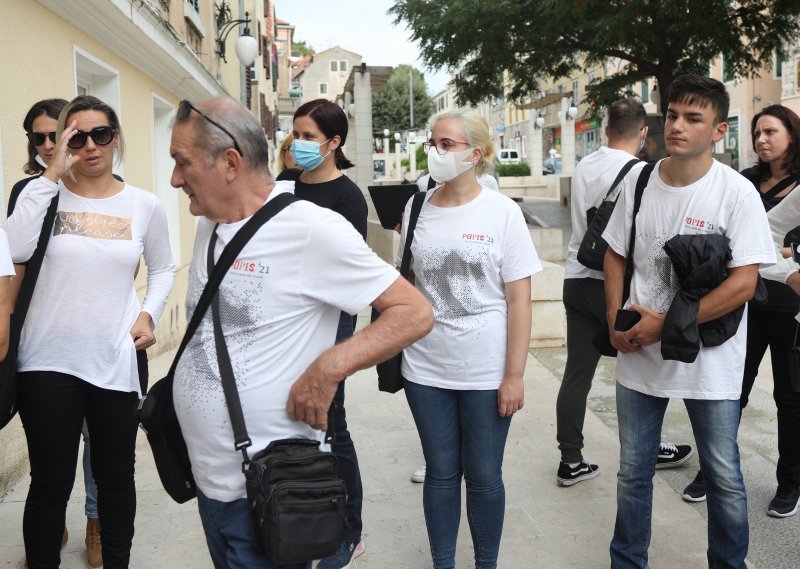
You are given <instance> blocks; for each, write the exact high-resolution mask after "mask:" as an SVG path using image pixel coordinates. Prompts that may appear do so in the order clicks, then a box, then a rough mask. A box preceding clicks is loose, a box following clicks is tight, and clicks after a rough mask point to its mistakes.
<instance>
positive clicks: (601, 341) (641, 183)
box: [592, 163, 656, 358]
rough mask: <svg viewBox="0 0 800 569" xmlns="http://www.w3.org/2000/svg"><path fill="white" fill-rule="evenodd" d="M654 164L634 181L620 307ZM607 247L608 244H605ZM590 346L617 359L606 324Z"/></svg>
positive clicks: (630, 273) (627, 293)
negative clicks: (638, 219)
mask: <svg viewBox="0 0 800 569" xmlns="http://www.w3.org/2000/svg"><path fill="white" fill-rule="evenodd" d="M655 165H656V164H655V163H653V164H648V165H647V166H645V167H644V168H642V171H641V172H640V173H639V179H638V180H637V181H636V191H635V193H634V196H633V217H632V218H631V235H630V238H629V240H628V256H627V257H626V259H625V278H624V280H623V284H622V305H621V306H625V301H627V300H628V297H629V296H630V295H631V280H632V279H633V251H634V249H635V248H636V214H637V213H639V207H640V206H641V205H642V195H643V194H644V189H645V188H646V187H647V183H648V182H649V181H650V174H652V172H653V168H655ZM606 247H608V244H606ZM592 344H594V347H595V348H596V349H597V351H598V352H600V353H601V354H603V355H604V356H609V357H612V358H616V357H617V349H616V348H615V347H614V346H612V345H611V332H609V330H608V323H607V322H605V323H604V324H603V325H602V326H600V328H599V329H598V330H597V333H596V334H595V336H594V339H593V340H592Z"/></svg>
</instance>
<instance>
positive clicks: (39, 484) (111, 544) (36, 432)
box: [18, 371, 138, 569]
mask: <svg viewBox="0 0 800 569" xmlns="http://www.w3.org/2000/svg"><path fill="white" fill-rule="evenodd" d="M18 401H19V413H20V418H21V419H22V425H23V427H24V429H25V437H26V439H27V442H28V455H29V458H30V464H31V485H30V488H29V490H28V497H27V500H26V501H25V513H24V517H23V522H22V530H23V535H24V539H25V554H26V556H27V558H28V563H29V566H30V569H53V568H57V567H59V564H60V562H61V553H60V551H61V535H62V533H63V531H64V520H65V514H66V507H67V501H68V500H69V496H70V493H71V491H72V486H73V483H74V481H75V468H76V465H77V462H78V447H79V443H80V437H81V427H82V425H83V421H84V417H85V418H86V424H87V426H88V429H89V437H90V439H91V441H92V452H91V462H92V471H93V472H94V479H95V482H96V483H97V491H98V513H99V517H100V526H101V527H102V528H103V530H102V532H101V545H102V551H103V562H104V567H105V569H124V568H127V567H128V563H129V561H130V551H131V544H132V541H133V520H134V516H135V514H136V486H135V484H134V460H135V448H136V428H137V424H138V423H137V419H136V406H137V403H138V398H137V396H136V393H135V392H129V393H126V392H122V391H113V390H110V389H100V388H99V387H95V386H93V385H91V384H89V383H87V382H85V381H83V380H81V379H78V378H77V377H74V376H71V375H67V374H63V373H57V372H46V371H34V372H25V373H20V374H19V386H18Z"/></svg>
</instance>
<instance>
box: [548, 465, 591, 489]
mask: <svg viewBox="0 0 800 569" xmlns="http://www.w3.org/2000/svg"><path fill="white" fill-rule="evenodd" d="M598 474H600V467H599V466H597V465H596V464H586V463H585V462H583V461H581V463H580V464H579V465H577V466H576V467H574V468H573V467H571V466H570V465H569V464H567V463H566V462H561V463H559V465H558V475H557V476H556V482H557V483H558V485H559V486H572V485H573V484H576V483H578V482H580V481H581V480H589V479H590V478H594V477H595V476H597V475H598Z"/></svg>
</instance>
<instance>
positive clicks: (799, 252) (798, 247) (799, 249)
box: [789, 243, 800, 263]
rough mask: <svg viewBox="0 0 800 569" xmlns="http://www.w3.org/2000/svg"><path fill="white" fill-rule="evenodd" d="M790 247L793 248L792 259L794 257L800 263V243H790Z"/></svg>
mask: <svg viewBox="0 0 800 569" xmlns="http://www.w3.org/2000/svg"><path fill="white" fill-rule="evenodd" d="M789 248H790V249H791V250H792V259H794V262H795V263H800V243H792V244H791V245H789Z"/></svg>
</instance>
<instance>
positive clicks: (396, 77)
mask: <svg viewBox="0 0 800 569" xmlns="http://www.w3.org/2000/svg"><path fill="white" fill-rule="evenodd" d="M409 70H410V71H411V77H412V79H411V85H412V90H413V93H414V124H413V128H414V129H418V128H420V127H422V126H424V125H425V123H426V122H427V121H428V118H429V117H430V116H431V112H432V111H433V103H432V101H431V98H430V97H429V96H428V93H427V89H426V87H425V76H424V75H423V74H422V72H420V71H418V70H417V69H414V68H412V67H411V66H410V65H398V66H397V67H396V68H395V70H394V71H393V72H392V74H391V75H390V76H389V80H388V81H387V82H386V86H385V87H384V88H383V90H382V91H381V92H380V93H378V94H377V95H375V97H374V98H373V99H372V125H373V126H374V128H375V129H376V132H380V133H382V132H383V129H385V128H388V129H389V130H391V131H392V132H393V133H394V132H395V131H398V130H408V129H410V128H412V125H411V115H410V109H409V104H408V94H409V93H408V76H409Z"/></svg>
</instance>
